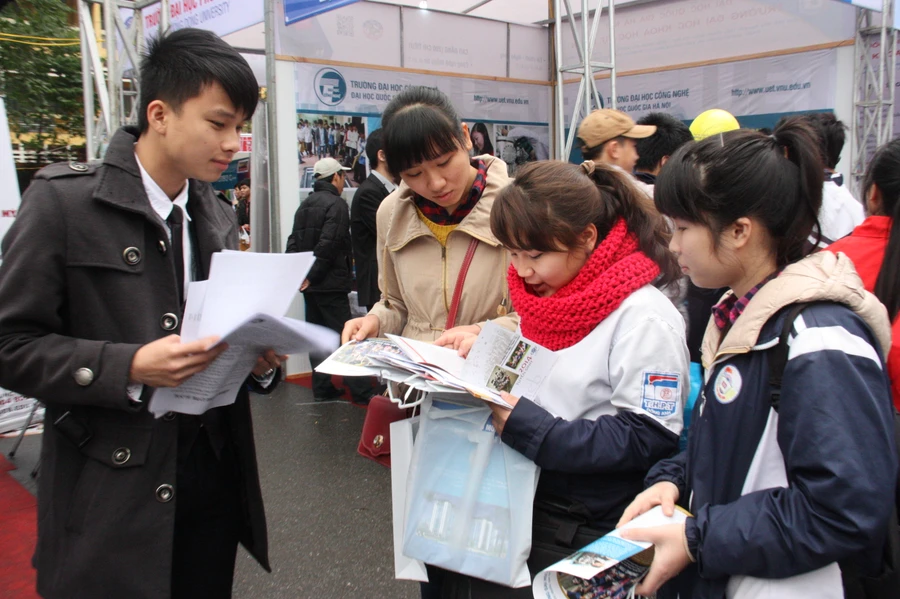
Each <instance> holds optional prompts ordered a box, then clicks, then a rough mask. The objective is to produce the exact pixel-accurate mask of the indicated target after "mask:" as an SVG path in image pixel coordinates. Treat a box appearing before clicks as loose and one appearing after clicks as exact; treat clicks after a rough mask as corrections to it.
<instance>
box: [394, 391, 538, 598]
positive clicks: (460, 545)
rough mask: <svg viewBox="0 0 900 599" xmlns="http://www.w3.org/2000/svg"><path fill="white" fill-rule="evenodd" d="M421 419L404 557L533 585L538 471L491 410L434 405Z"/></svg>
mask: <svg viewBox="0 0 900 599" xmlns="http://www.w3.org/2000/svg"><path fill="white" fill-rule="evenodd" d="M429 404H430V405H429ZM422 414H423V415H422V420H421V423H420V425H419V431H418V434H417V436H416V442H415V447H414V449H413V462H412V467H411V470H410V475H409V476H410V478H409V482H408V487H409V491H408V493H407V497H406V523H405V530H404V534H403V555H405V556H407V557H409V558H412V559H417V560H421V561H423V562H425V563H428V564H433V565H435V566H440V567H441V568H444V569H447V570H451V571H453V572H460V573H462V574H467V575H469V576H474V577H476V578H481V579H484V580H489V581H491V582H496V583H498V584H502V585H506V586H509V587H515V588H518V587H524V586H528V585H530V584H531V575H530V574H529V572H528V565H527V564H526V560H527V559H528V554H529V552H530V551H531V518H532V506H533V503H534V493H535V488H536V486H537V477H538V467H537V466H535V464H534V463H533V462H531V461H530V460H528V459H527V458H525V457H524V456H522V455H521V454H520V453H518V452H517V451H515V450H513V449H511V448H509V447H507V446H506V445H504V444H503V443H502V442H501V441H500V438H499V437H498V436H497V435H496V434H495V432H494V427H493V424H492V422H491V418H490V416H491V411H490V409H488V408H487V407H482V406H478V407H471V406H467V405H461V404H459V403H453V402H448V401H443V400H434V401H426V404H425V405H424V407H423V412H422ZM392 443H393V439H392ZM392 447H393V446H392Z"/></svg>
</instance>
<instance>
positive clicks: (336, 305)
mask: <svg viewBox="0 0 900 599" xmlns="http://www.w3.org/2000/svg"><path fill="white" fill-rule="evenodd" d="M349 170H350V169H349V168H347V167H345V166H341V163H340V162H338V161H337V160H335V159H334V158H323V159H321V160H319V161H318V162H316V164H315V166H314V167H313V173H314V174H315V177H316V181H315V183H314V184H313V192H312V193H311V194H309V196H307V198H306V199H305V200H303V202H301V204H300V207H299V208H297V212H296V213H295V214H294V229H293V231H292V232H291V235H290V237H288V242H287V249H286V250H285V251H286V252H288V253H290V252H312V253H313V254H314V255H315V257H316V262H315V264H313V267H312V268H311V269H310V271H309V274H308V275H307V277H306V280H305V281H303V285H301V286H300V291H302V292H303V298H304V300H305V301H306V321H307V322H311V323H313V324H318V325H322V326H325V327H328V328H329V329H331V330H333V331H335V332H337V333H340V332H341V331H343V329H344V323H345V322H347V321H348V320H350V316H351V315H350V299H349V298H348V297H347V294H349V293H350V289H351V287H352V282H353V274H352V273H353V263H352V259H351V255H352V249H351V246H350V209H349V208H348V206H347V202H346V201H345V200H344V198H342V197H341V193H342V192H343V191H344V183H345V181H346V172H347V171H349ZM326 357H327V355H319V354H310V356H309V361H310V364H311V365H312V367H313V374H312V383H313V396H314V397H315V400H316V401H327V400H329V399H337V398H338V397H340V396H341V395H343V394H344V392H343V390H342V389H339V388H337V387H335V385H334V383H333V382H332V380H331V375H327V374H322V373H319V372H316V371H315V368H316V366H318V365H319V364H320V363H321V362H322V361H323V360H324V359H325V358H326ZM345 382H346V383H347V387H348V388H349V389H350V395H351V397H352V399H353V400H354V401H358V402H365V401H367V400H368V396H369V395H371V393H372V386H371V385H370V384H369V383H368V382H367V381H365V380H360V379H357V378H348V379H345Z"/></svg>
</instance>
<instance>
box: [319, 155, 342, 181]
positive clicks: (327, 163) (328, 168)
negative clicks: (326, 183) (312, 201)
mask: <svg viewBox="0 0 900 599" xmlns="http://www.w3.org/2000/svg"><path fill="white" fill-rule="evenodd" d="M349 170H350V169H349V168H347V167H346V166H341V163H340V162H338V161H337V160H335V159H334V158H323V159H322V160H320V161H318V162H317V163H316V164H315V166H313V174H314V175H315V177H316V179H327V178H330V177H333V176H334V174H335V173H337V172H340V171H349Z"/></svg>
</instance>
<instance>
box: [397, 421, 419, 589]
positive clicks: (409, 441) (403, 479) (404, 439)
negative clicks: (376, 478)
mask: <svg viewBox="0 0 900 599" xmlns="http://www.w3.org/2000/svg"><path fill="white" fill-rule="evenodd" d="M418 424H419V417H418V416H417V417H415V418H406V419H404V420H400V421H398V422H392V423H391V512H392V515H393V518H394V577H395V578H398V579H402V580H418V581H420V582H428V573H427V572H426V571H425V564H423V563H422V562H420V561H418V560H415V559H412V558H411V557H406V556H405V555H403V522H404V518H405V516H406V488H407V485H408V479H409V466H410V463H411V462H412V452H413V436H414V435H413V432H414V431H413V429H414V427H417V426H418Z"/></svg>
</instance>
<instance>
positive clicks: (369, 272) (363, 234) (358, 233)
mask: <svg viewBox="0 0 900 599" xmlns="http://www.w3.org/2000/svg"><path fill="white" fill-rule="evenodd" d="M386 197H388V190H387V188H386V187H385V186H384V183H382V182H381V181H380V180H379V179H378V177H376V176H375V175H374V174H371V175H369V176H368V177H367V178H366V180H365V181H363V182H362V184H361V185H360V186H359V189H357V190H356V195H354V196H353V203H352V204H351V205H350V231H351V233H352V234H353V259H354V261H355V264H356V289H357V291H358V293H359V305H360V306H371V305H372V304H374V303H375V302H377V301H379V300H380V299H381V292H380V291H379V290H378V252H377V250H376V249H375V246H376V242H377V240H378V227H376V225H375V215H376V214H377V213H378V207H379V206H381V202H382V201H383V200H384V198H386Z"/></svg>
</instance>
